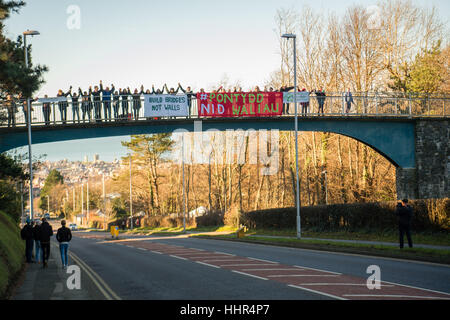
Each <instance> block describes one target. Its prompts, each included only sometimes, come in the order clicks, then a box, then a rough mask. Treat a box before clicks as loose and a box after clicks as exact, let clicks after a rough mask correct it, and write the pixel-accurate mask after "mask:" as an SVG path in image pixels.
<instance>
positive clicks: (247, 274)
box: [231, 270, 268, 280]
mask: <svg viewBox="0 0 450 320" xmlns="http://www.w3.org/2000/svg"><path fill="white" fill-rule="evenodd" d="M231 271H232V272H235V273H239V274H242V275H244V276H248V277H252V278H256V279H260V280H268V279H267V278H263V277H258V276H255V275H253V274H250V273H245V272H241V271H236V270H231Z"/></svg>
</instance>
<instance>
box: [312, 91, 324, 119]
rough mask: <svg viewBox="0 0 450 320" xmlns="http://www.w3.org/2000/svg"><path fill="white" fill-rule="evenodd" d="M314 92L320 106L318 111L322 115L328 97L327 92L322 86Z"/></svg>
mask: <svg viewBox="0 0 450 320" xmlns="http://www.w3.org/2000/svg"><path fill="white" fill-rule="evenodd" d="M313 91H314V93H315V94H316V97H317V104H318V106H319V108H318V110H317V113H318V114H319V115H320V114H321V113H322V115H323V106H324V104H325V99H326V96H327V95H326V94H325V90H323V89H322V88H320V90H319V91H317V90H313Z"/></svg>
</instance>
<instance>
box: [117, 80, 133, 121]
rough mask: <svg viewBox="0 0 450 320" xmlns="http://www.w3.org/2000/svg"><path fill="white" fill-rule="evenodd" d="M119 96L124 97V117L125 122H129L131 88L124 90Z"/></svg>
mask: <svg viewBox="0 0 450 320" xmlns="http://www.w3.org/2000/svg"><path fill="white" fill-rule="evenodd" d="M119 94H120V95H121V97H122V116H123V119H124V120H128V97H129V96H131V90H130V87H128V88H127V89H123V90H122V93H120V91H119Z"/></svg>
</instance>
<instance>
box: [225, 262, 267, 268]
mask: <svg viewBox="0 0 450 320" xmlns="http://www.w3.org/2000/svg"><path fill="white" fill-rule="evenodd" d="M247 266H255V267H257V266H273V264H268V263H267V264H264V263H258V264H255V263H239V264H221V265H220V267H247Z"/></svg>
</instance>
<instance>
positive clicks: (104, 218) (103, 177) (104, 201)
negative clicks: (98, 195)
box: [102, 174, 107, 230]
mask: <svg viewBox="0 0 450 320" xmlns="http://www.w3.org/2000/svg"><path fill="white" fill-rule="evenodd" d="M102 183H103V225H104V226H105V230H106V229H107V225H106V198H105V197H106V193H105V174H103V175H102Z"/></svg>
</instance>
